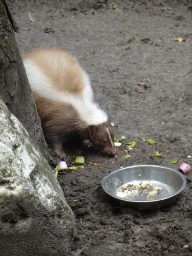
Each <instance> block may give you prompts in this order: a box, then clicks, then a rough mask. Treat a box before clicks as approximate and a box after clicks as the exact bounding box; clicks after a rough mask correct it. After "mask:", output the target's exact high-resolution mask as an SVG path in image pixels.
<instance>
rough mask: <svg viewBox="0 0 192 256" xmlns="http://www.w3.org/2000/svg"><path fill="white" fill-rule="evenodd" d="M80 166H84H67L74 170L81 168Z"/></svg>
mask: <svg viewBox="0 0 192 256" xmlns="http://www.w3.org/2000/svg"><path fill="white" fill-rule="evenodd" d="M82 168H84V166H80V165H78V166H71V167H69V170H71V171H76V170H78V169H82Z"/></svg>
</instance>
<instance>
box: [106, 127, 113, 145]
mask: <svg viewBox="0 0 192 256" xmlns="http://www.w3.org/2000/svg"><path fill="white" fill-rule="evenodd" d="M105 129H106V131H107V133H108V135H109V139H110V142H111V146H112V147H114V143H113V140H112V138H111V134H110V132H109V129H108V128H107V127H106V128H105Z"/></svg>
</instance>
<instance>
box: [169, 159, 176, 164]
mask: <svg viewBox="0 0 192 256" xmlns="http://www.w3.org/2000/svg"><path fill="white" fill-rule="evenodd" d="M169 162H170V163H171V164H177V159H176V158H175V159H174V160H170V161H169Z"/></svg>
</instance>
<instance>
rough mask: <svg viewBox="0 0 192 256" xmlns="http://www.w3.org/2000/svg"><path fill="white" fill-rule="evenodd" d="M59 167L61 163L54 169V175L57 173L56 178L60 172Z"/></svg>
mask: <svg viewBox="0 0 192 256" xmlns="http://www.w3.org/2000/svg"><path fill="white" fill-rule="evenodd" d="M58 168H59V165H57V166H56V167H55V170H54V175H55V177H56V178H57V176H58V173H59V171H58Z"/></svg>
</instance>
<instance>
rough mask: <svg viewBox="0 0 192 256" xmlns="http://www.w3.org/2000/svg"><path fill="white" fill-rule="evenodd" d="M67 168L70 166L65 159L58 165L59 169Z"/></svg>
mask: <svg viewBox="0 0 192 256" xmlns="http://www.w3.org/2000/svg"><path fill="white" fill-rule="evenodd" d="M67 169H68V166H67V164H66V162H65V161H61V162H60V163H59V166H58V171H61V170H67Z"/></svg>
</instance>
